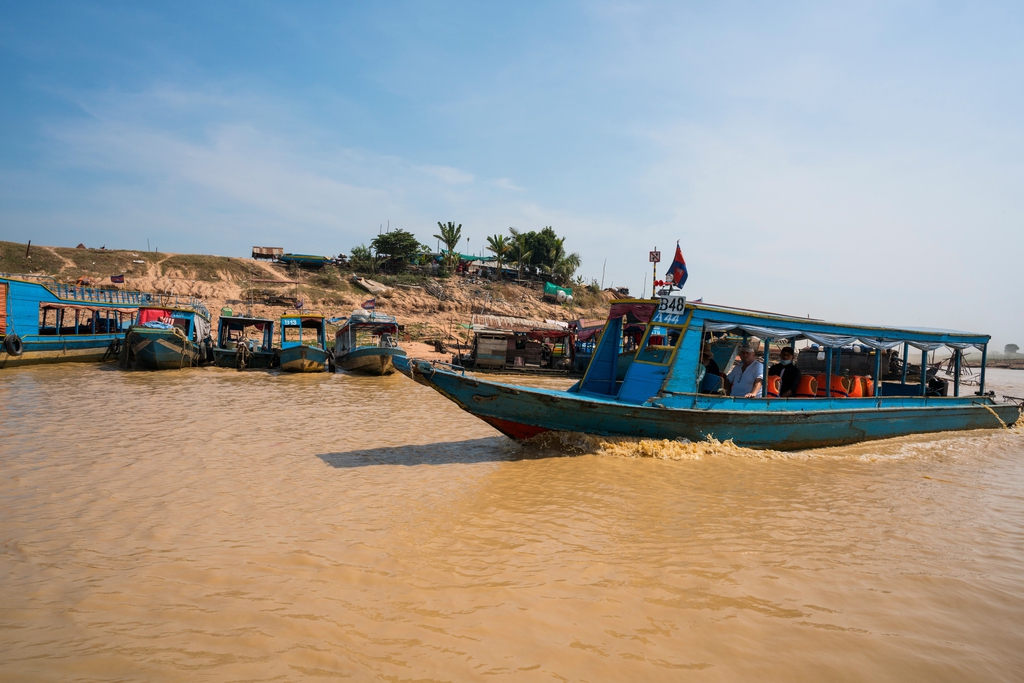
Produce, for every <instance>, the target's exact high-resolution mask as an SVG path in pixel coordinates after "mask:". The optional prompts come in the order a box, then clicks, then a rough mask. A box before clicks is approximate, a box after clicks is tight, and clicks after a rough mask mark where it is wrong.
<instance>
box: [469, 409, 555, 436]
mask: <svg viewBox="0 0 1024 683" xmlns="http://www.w3.org/2000/svg"><path fill="white" fill-rule="evenodd" d="M477 417H479V418H480V419H481V420H483V421H484V422H486V423H488V424H489V425H491V426H492V427H494V428H495V429H497V430H498V431H499V432H501V433H502V434H504V435H505V436H508V437H511V438H513V439H515V440H517V441H525V440H526V439H530V438H533V437H535V436H537V435H538V434H543V433H544V432H550V431H551V430H550V429H548V428H547V427H534V426H532V425H524V424H521V423H519V422H509V421H508V420H500V419H498V418H496V417H483V416H481V415H477Z"/></svg>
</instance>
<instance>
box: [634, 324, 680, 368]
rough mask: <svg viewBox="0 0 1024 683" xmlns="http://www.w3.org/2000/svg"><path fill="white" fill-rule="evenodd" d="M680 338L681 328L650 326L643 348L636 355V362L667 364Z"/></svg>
mask: <svg viewBox="0 0 1024 683" xmlns="http://www.w3.org/2000/svg"><path fill="white" fill-rule="evenodd" d="M681 336H682V328H679V327H668V328H666V327H661V326H652V327H651V331H650V333H649V334H648V335H647V340H646V343H645V344H644V347H643V348H642V349H641V350H640V351H639V352H638V353H637V356H636V360H638V361H642V362H645V363H657V364H665V363H668V362H669V361H670V360H671V359H672V352H673V351H674V350H675V347H676V345H677V344H678V343H679V339H680V338H681Z"/></svg>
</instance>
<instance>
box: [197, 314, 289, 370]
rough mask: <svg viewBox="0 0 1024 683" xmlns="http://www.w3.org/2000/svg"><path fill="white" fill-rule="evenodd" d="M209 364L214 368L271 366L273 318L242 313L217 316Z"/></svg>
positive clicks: (274, 360)
mask: <svg viewBox="0 0 1024 683" xmlns="http://www.w3.org/2000/svg"><path fill="white" fill-rule="evenodd" d="M250 335H251V336H250ZM213 363H214V365H216V366H217V367H221V368H237V369H239V370H244V369H246V368H254V369H266V368H271V367H274V365H276V363H277V350H276V349H274V321H273V320H267V319H265V318H249V317H245V316H221V317H220V319H219V320H218V321H217V344H216V346H214V348H213Z"/></svg>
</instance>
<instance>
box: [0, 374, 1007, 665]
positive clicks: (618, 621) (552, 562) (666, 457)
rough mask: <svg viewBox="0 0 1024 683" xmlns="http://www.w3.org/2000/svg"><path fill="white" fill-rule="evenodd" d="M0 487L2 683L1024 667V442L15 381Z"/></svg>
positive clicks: (1001, 434) (357, 398)
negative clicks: (515, 436)
mask: <svg viewBox="0 0 1024 683" xmlns="http://www.w3.org/2000/svg"><path fill="white" fill-rule="evenodd" d="M990 383H991V386H992V388H994V389H996V391H997V392H998V393H1009V394H1014V395H1018V396H1021V395H1024V372H1019V371H1013V370H1001V371H1000V370H997V371H993V372H991V373H990ZM0 466H2V478H0V680H3V681H37V680H38V681H57V680H60V681H69V680H75V681H110V680H146V681H296V680H323V679H331V678H341V679H348V680H354V681H475V680H491V681H493V680H508V681H551V680H569V681H626V680H644V681H680V680H694V681H747V680H753V679H759V680H785V681H822V680H829V681H863V680H872V681H879V680H886V681H963V680H976V681H1001V680H1002V681H1010V680H1020V677H1021V671H1024V635H1022V634H1024V430H1021V429H1014V430H1010V431H1006V430H1003V431H980V432H970V433H958V434H938V435H930V436H921V437H914V438H905V439H894V440H890V441H883V442H874V443H869V444H862V445H858V446H853V447H848V448H836V449H826V450H820V451H810V452H800V453H789V454H773V453H759V452H756V451H748V450H745V449H739V448H735V447H730V446H729V445H727V444H726V445H715V444H696V445H685V444H668V443H658V442H641V443H632V442H628V441H619V442H610V443H608V442H601V441H600V440H594V439H586V438H583V437H576V436H572V437H565V438H563V439H560V440H548V441H547V442H545V443H541V444H532V445H527V446H519V445H515V444H513V443H512V442H510V441H508V440H507V439H505V438H504V437H502V436H500V435H498V433H497V432H495V431H494V430H492V429H491V428H490V427H489V426H487V425H486V424H484V423H483V422H480V421H478V420H476V419H475V418H473V417H471V416H469V415H467V414H465V413H463V412H461V411H460V410H458V409H457V408H456V407H455V406H454V405H453V404H451V403H449V402H448V401H446V400H445V399H443V398H441V397H440V396H439V395H437V394H435V393H433V392H431V391H430V390H428V389H425V388H423V387H420V386H418V385H415V384H413V383H412V382H411V381H410V380H408V379H406V378H404V377H401V376H393V377H388V378H383V379H381V378H360V377H354V376H347V375H341V374H339V375H335V376H328V375H307V376H295V375H277V374H267V373H262V372H246V373H239V372H234V371H230V370H217V369H195V370H184V371H180V372H159V373H145V372H121V371H118V370H116V369H115V368H113V367H112V366H90V365H79V366H74V365H69V366H65V367H38V368H26V369H21V370H15V371H3V372H0Z"/></svg>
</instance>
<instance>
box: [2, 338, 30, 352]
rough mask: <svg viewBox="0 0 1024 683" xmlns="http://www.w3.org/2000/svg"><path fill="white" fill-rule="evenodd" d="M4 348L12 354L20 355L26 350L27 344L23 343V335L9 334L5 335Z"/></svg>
mask: <svg viewBox="0 0 1024 683" xmlns="http://www.w3.org/2000/svg"><path fill="white" fill-rule="evenodd" d="M4 349H6V350H7V353H9V354H10V355H12V356H20V355H21V354H22V352H23V351H24V350H25V345H24V344H22V343H21V337H19V336H18V335H16V334H9V335H7V336H6V337H4Z"/></svg>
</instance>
